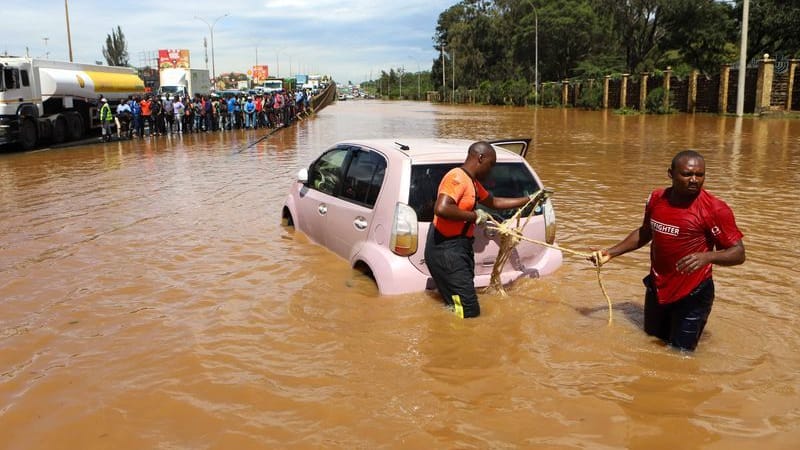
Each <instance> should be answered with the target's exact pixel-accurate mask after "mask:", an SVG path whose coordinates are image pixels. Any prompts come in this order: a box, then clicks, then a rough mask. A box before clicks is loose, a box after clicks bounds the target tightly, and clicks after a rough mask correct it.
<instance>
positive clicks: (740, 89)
mask: <svg viewBox="0 0 800 450" xmlns="http://www.w3.org/2000/svg"><path fill="white" fill-rule="evenodd" d="M749 16H750V0H744V6H743V7H742V42H741V45H740V46H739V79H738V82H737V86H736V116H737V117H742V116H743V115H744V80H745V73H746V72H747V26H748V21H749ZM722 112H723V113H724V112H725V111H722Z"/></svg>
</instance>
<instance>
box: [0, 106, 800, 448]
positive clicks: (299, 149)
mask: <svg viewBox="0 0 800 450" xmlns="http://www.w3.org/2000/svg"><path fill="white" fill-rule="evenodd" d="M531 135H534V136H535V138H536V140H535V144H534V149H533V152H532V154H531V155H530V156H529V160H530V161H531V163H532V164H533V165H534V167H536V168H537V170H538V172H539V174H540V176H541V177H542V178H543V179H544V180H545V183H546V184H547V185H548V186H549V187H552V188H553V189H555V191H556V196H555V200H554V202H555V203H556V208H557V211H558V217H559V240H560V242H561V244H562V245H564V246H566V247H569V248H575V249H578V250H586V249H588V248H589V247H591V246H605V245H610V244H613V243H614V242H616V240H618V239H620V238H622V237H623V236H624V235H625V234H626V233H627V232H628V231H630V230H631V229H633V228H634V227H636V226H638V224H639V221H640V220H641V214H642V211H643V205H644V200H645V199H646V197H647V195H648V193H649V192H650V190H651V189H653V188H655V187H658V186H662V185H666V184H667V183H668V180H667V177H666V169H667V166H668V164H669V160H670V159H671V157H672V156H673V155H674V153H675V152H677V151H678V150H680V149H683V148H687V147H691V148H696V149H698V150H700V151H701V152H702V153H703V154H704V155H705V156H706V160H707V181H706V183H707V184H706V187H707V188H708V189H709V190H710V191H711V192H713V193H715V194H717V195H719V196H720V197H721V198H723V199H725V200H726V201H727V202H728V203H729V204H730V205H731V206H732V208H733V210H734V211H735V213H736V217H737V221H738V223H739V226H740V228H742V230H743V231H744V233H745V235H746V237H745V243H746V247H747V252H748V261H747V263H746V264H745V265H743V266H739V267H734V268H715V273H716V276H715V278H716V280H717V304H716V305H715V309H714V312H713V313H712V316H711V320H710V322H709V325H708V328H707V333H706V335H705V336H704V338H703V340H702V341H701V344H700V348H699V350H698V352H697V353H696V354H694V355H686V354H680V353H677V352H673V351H670V350H668V349H666V348H664V347H663V346H662V345H661V344H659V343H657V342H655V341H654V340H652V339H650V338H649V337H647V336H646V335H644V333H643V332H642V331H641V322H642V309H641V301H642V295H643V292H642V286H641V282H640V279H641V278H642V277H643V276H644V275H645V273H646V271H647V267H648V257H647V251H646V250H645V249H642V250H640V251H638V252H636V253H633V254H630V255H626V256H625V257H623V258H620V259H618V260H615V261H614V263H613V264H611V265H609V266H607V267H606V269H605V270H604V278H605V280H606V284H607V286H608V289H609V291H610V294H611V296H612V298H613V299H614V307H615V316H614V323H613V324H612V325H611V326H607V325H606V313H607V312H606V309H605V302H604V301H603V299H602V295H601V293H600V291H599V288H598V287H597V284H596V283H597V282H596V279H595V278H594V272H593V269H592V268H591V267H590V266H589V265H588V263H586V262H584V261H580V260H576V259H575V258H574V257H572V256H565V262H564V266H563V267H562V268H561V269H559V271H558V272H557V273H556V274H554V275H553V276H551V277H548V278H546V279H543V280H521V281H519V282H518V283H516V284H515V285H514V286H512V287H511V290H510V292H511V294H512V295H511V296H510V297H509V298H500V297H496V296H491V295H484V296H482V298H481V303H482V309H483V312H484V315H483V316H482V317H481V318H480V319H478V320H470V321H460V320H458V319H455V318H454V317H453V316H452V315H451V314H450V313H448V312H447V311H446V310H444V309H443V308H442V307H441V306H440V302H439V301H438V300H437V298H436V297H435V296H434V295H432V294H429V293H419V294H412V295H405V296H392V297H385V296H384V297H382V296H379V295H378V292H377V289H376V288H375V286H374V284H373V283H372V282H371V281H370V280H369V279H367V278H366V277H364V276H363V275H361V274H360V273H358V272H356V271H353V270H351V269H349V268H348V267H347V265H346V264H345V263H344V262H343V261H342V260H340V259H338V258H337V257H336V256H334V255H333V254H331V253H330V252H328V251H326V250H324V249H322V248H320V247H318V246H316V245H314V244H313V243H311V242H309V241H308V239H307V238H305V237H304V236H303V235H302V234H300V233H295V232H293V231H291V230H287V229H284V228H282V227H280V226H279V223H280V205H281V204H282V202H283V198H284V196H285V194H286V192H287V189H288V187H289V185H290V183H291V180H292V179H293V178H294V176H295V174H296V172H297V170H298V169H299V168H300V167H303V166H305V165H307V164H308V162H310V161H311V160H312V159H313V158H314V157H315V156H316V155H317V154H318V153H319V152H320V151H321V150H322V149H324V148H326V147H328V146H329V145H331V144H332V143H334V142H336V141H339V140H344V139H351V138H373V137H387V136H388V137H396V138H398V140H402V138H403V137H417V136H421V137H458V138H461V137H466V138H471V139H490V138H501V137H525V136H531ZM261 137H263V134H260V133H256V132H250V133H242V132H234V133H224V134H220V135H184V136H182V137H173V138H157V139H151V140H136V141H131V142H123V143H112V144H105V145H102V144H98V145H92V146H86V147H78V148H71V149H64V150H49V151H40V152H33V153H27V154H10V155H2V156H0V188H2V190H0V223H2V224H3V226H2V227H0V236H1V237H2V239H0V348H1V349H2V351H1V352H0V442H3V443H4V444H3V446H4V447H5V448H20V449H27V448H116V449H124V448H131V449H134V448H137V449H138V448H165V449H166V448H192V449H195V448H348V449H349V448H660V447H667V446H670V447H678V448H724V449H729V448H743V449H744V448H754V447H763V448H794V446H795V445H796V443H797V442H798V440H799V439H800V432H798V429H799V427H800V407H799V406H798V404H799V403H798V392H797V389H798V375H797V373H798V369H800V364H798V356H797V348H798V334H797V331H796V329H797V327H796V323H797V320H798V313H797V309H796V308H795V307H794V303H795V302H794V295H793V294H795V293H796V292H798V290H799V289H798V287H799V286H798V282H797V276H796V273H797V271H796V268H795V266H796V263H795V260H796V256H797V249H796V245H795V244H794V239H793V236H794V233H793V231H792V230H793V229H794V219H795V218H796V216H797V211H798V210H800V204H798V203H800V202H799V201H798V196H797V195H796V193H795V192H794V187H796V186H797V185H798V181H800V180H799V179H798V169H800V168H798V164H799V163H798V156H799V155H800V123H798V121H796V120H795V121H791V120H780V119H774V120H773V119H770V120H754V119H744V120H740V121H737V120H736V119H733V118H720V117H715V116H702V115H698V116H694V117H692V116H666V117H637V116H616V115H614V114H612V113H603V112H583V111H573V110H541V111H538V112H536V113H534V112H532V111H527V110H523V109H515V108H481V107H452V106H434V105H430V104H415V103H385V102H378V101H375V102H344V103H340V104H337V105H334V106H332V107H329V108H327V109H326V110H324V111H323V112H322V113H321V114H319V115H318V116H317V117H316V118H314V119H313V120H308V121H304V122H302V123H300V124H298V125H296V126H294V127H292V128H290V129H285V130H282V131H280V132H279V133H276V134H274V135H272V136H270V137H269V138H267V139H261V140H260V138H261Z"/></svg>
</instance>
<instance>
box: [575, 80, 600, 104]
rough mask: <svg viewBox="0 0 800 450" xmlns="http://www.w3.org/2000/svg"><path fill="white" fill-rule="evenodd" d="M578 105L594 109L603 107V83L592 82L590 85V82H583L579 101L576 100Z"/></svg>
mask: <svg viewBox="0 0 800 450" xmlns="http://www.w3.org/2000/svg"><path fill="white" fill-rule="evenodd" d="M576 106H578V107H581V108H585V109H593V110H597V109H600V108H602V106H603V85H602V84H600V83H597V82H595V83H593V84H592V86H591V87H589V83H588V82H587V83H583V84H582V85H581V92H580V95H579V96H578V101H577V102H576Z"/></svg>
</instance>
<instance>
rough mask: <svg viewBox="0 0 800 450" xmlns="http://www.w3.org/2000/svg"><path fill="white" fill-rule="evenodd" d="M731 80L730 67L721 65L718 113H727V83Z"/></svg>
mask: <svg viewBox="0 0 800 450" xmlns="http://www.w3.org/2000/svg"><path fill="white" fill-rule="evenodd" d="M730 79H731V66H730V65H729V64H723V65H722V71H721V72H720V74H719V100H718V102H717V104H718V105H719V113H720V114H727V113H728V82H729V81H730Z"/></svg>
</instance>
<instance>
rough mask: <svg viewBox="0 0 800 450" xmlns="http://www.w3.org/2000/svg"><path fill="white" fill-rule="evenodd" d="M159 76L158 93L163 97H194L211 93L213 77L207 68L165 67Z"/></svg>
mask: <svg viewBox="0 0 800 450" xmlns="http://www.w3.org/2000/svg"><path fill="white" fill-rule="evenodd" d="M159 78H160V85H159V88H158V93H159V95H161V96H163V97H167V98H172V97H173V96H175V95H180V96H189V97H193V96H195V95H197V94H199V95H209V94H210V93H211V78H210V77H209V74H208V70H207V69H182V68H172V67H171V68H165V69H161V71H160V72H159Z"/></svg>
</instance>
